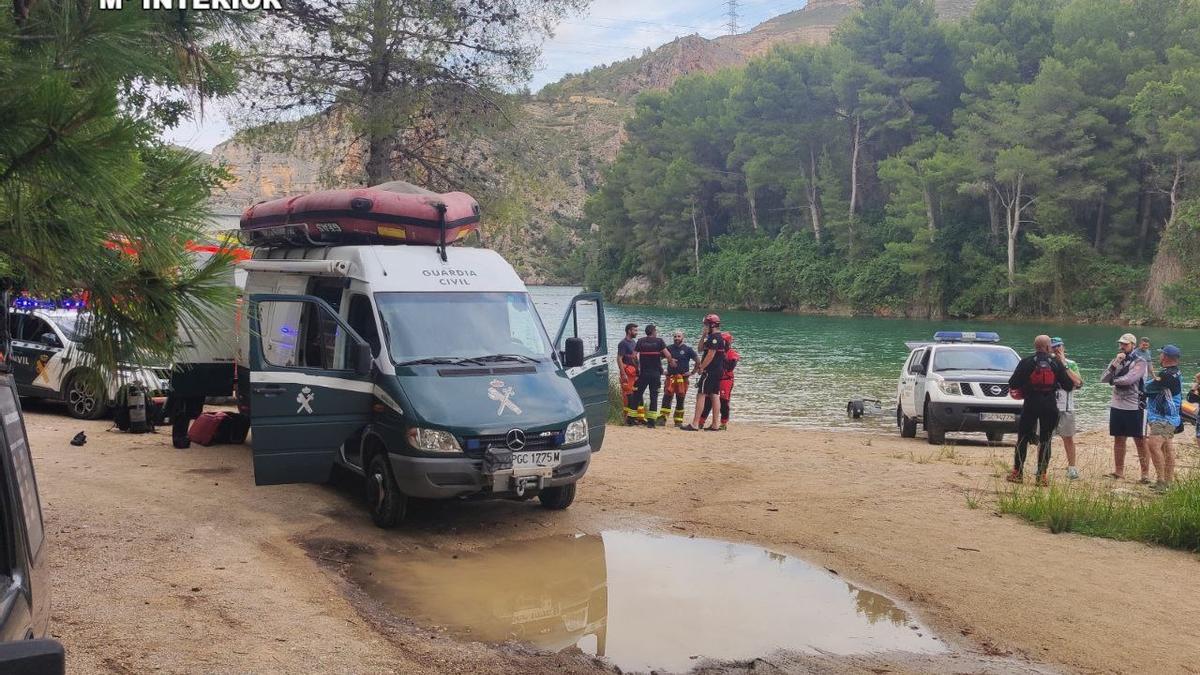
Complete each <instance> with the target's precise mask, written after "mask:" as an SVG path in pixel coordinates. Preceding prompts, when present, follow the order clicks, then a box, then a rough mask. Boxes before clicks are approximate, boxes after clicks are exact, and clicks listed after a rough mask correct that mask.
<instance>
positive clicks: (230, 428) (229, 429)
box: [216, 413, 250, 445]
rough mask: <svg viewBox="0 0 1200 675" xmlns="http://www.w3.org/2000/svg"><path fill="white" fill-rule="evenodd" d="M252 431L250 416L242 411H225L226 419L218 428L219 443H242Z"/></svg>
mask: <svg viewBox="0 0 1200 675" xmlns="http://www.w3.org/2000/svg"><path fill="white" fill-rule="evenodd" d="M249 433H250V417H249V415H243V414H241V413H225V419H223V420H221V425H220V426H219V427H218V428H217V441H216V442H217V443H232V444H234V445H241V444H242V443H245V442H246V435H247V434H249Z"/></svg>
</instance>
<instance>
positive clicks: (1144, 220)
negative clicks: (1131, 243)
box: [1135, 187, 1154, 262]
mask: <svg viewBox="0 0 1200 675" xmlns="http://www.w3.org/2000/svg"><path fill="white" fill-rule="evenodd" d="M1138 202H1139V206H1138V236H1137V253H1136V257H1135V260H1137V261H1138V262H1141V261H1142V259H1143V258H1144V257H1145V253H1146V240H1147V239H1148V238H1149V237H1150V213H1151V210H1152V209H1153V206H1154V200H1153V199H1151V198H1150V193H1149V192H1147V191H1146V189H1145V188H1144V187H1143V188H1142V191H1141V195H1140V198H1139V200H1138Z"/></svg>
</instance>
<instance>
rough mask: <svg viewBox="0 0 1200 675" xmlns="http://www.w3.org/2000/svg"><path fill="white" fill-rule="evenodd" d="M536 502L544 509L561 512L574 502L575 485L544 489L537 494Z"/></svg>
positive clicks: (569, 484)
mask: <svg viewBox="0 0 1200 675" xmlns="http://www.w3.org/2000/svg"><path fill="white" fill-rule="evenodd" d="M538 501H539V502H541V503H542V508H544V509H549V510H551V511H562V510H564V509H566V508H567V507H568V506H570V505H571V503H572V502H574V501H575V483H568V484H567V485H560V486H559V487H549V488H545V489H543V490H542V491H541V492H539V493H538Z"/></svg>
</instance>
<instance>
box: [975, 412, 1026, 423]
mask: <svg viewBox="0 0 1200 675" xmlns="http://www.w3.org/2000/svg"><path fill="white" fill-rule="evenodd" d="M979 421H980V422H1016V421H1017V416H1016V414H1014V413H979Z"/></svg>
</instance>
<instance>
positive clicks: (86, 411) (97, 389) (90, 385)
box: [63, 371, 108, 420]
mask: <svg viewBox="0 0 1200 675" xmlns="http://www.w3.org/2000/svg"><path fill="white" fill-rule="evenodd" d="M97 379H98V378H96V377H95V376H94V375H93V374H92V373H90V372H88V371H80V372H77V373H75V374H73V375H71V377H70V379H68V380H67V383H66V385H65V386H64V387H63V391H64V392H65V395H64V396H63V399H64V400H66V402H67V414H69V415H70V416H71V417H74V418H75V419H77V420H98V419H100V418H101V417H104V415H105V413H107V412H108V401H106V400H105V399H106V398H107V397H108V394H107V392H105V391H104V388H103V387H101V386H99V383H98V382H97V381H96V380H97Z"/></svg>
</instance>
